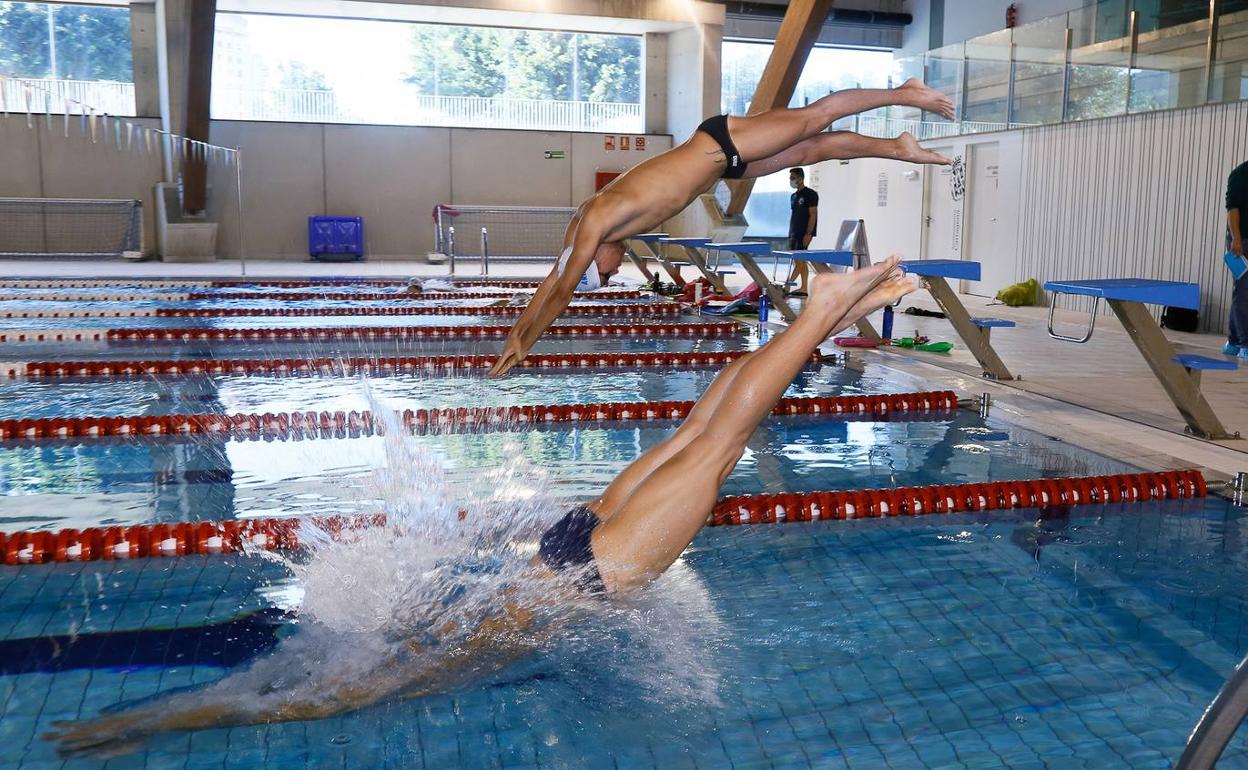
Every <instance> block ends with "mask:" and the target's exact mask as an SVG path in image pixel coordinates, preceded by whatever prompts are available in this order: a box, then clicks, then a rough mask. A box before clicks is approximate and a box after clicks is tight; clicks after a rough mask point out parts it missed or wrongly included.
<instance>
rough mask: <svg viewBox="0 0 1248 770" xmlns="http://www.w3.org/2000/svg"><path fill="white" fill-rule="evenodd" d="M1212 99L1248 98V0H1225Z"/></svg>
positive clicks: (1222, 9)
mask: <svg viewBox="0 0 1248 770" xmlns="http://www.w3.org/2000/svg"><path fill="white" fill-rule="evenodd" d="M1212 75H1213V77H1212V79H1211V81H1210V83H1209V99H1210V101H1215V102H1233V101H1237V100H1239V99H1248V0H1222V2H1221V3H1220V5H1219V15H1218V40H1217V46H1216V48H1215V59H1214V66H1213V73H1212Z"/></svg>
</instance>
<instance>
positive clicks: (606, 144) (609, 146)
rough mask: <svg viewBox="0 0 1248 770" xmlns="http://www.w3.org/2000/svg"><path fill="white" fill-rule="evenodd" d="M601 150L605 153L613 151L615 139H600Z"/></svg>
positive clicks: (610, 137)
mask: <svg viewBox="0 0 1248 770" xmlns="http://www.w3.org/2000/svg"><path fill="white" fill-rule="evenodd" d="M602 149H604V150H606V151H607V152H611V151H613V150H614V149H615V137H614V136H604V137H602Z"/></svg>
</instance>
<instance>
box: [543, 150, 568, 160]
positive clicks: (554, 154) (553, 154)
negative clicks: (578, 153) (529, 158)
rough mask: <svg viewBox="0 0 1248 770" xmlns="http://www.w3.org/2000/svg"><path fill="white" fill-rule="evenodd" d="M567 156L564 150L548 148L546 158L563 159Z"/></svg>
mask: <svg viewBox="0 0 1248 770" xmlns="http://www.w3.org/2000/svg"><path fill="white" fill-rule="evenodd" d="M566 157H567V153H565V152H564V151H563V150H547V151H546V160H563V159H564V158H566Z"/></svg>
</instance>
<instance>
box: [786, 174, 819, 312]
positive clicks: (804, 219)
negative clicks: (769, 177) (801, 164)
mask: <svg viewBox="0 0 1248 770" xmlns="http://www.w3.org/2000/svg"><path fill="white" fill-rule="evenodd" d="M789 187H792V188H793V190H794V193H793V195H792V196H791V197H790V198H789V210H790V213H789V251H805V250H806V249H809V248H810V241H811V239H813V238H814V237H815V235H816V234H818V230H819V193H817V192H815V191H814V190H812V189H810V188H809V187H807V186H806V172H805V171H803V170H801V169H800V168H791V169H789ZM809 277H810V265H809V264H808V263H807V262H806V260H804V259H795V260H793V270H792V271H790V272H789V278H788V280H787V283H789V284H793V283H795V282H799V281H800V282H799V283H798V286H797V288H796V289H795V290H794V291H792V292H791V294H793V295H794V296H798V297H804V296H806V282H807V280H809Z"/></svg>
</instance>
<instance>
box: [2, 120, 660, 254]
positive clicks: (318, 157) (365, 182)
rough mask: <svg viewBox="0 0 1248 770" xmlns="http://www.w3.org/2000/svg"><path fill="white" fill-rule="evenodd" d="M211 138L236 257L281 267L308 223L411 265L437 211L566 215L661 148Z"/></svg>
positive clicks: (221, 218) (397, 136)
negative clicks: (606, 178) (359, 232)
mask: <svg viewBox="0 0 1248 770" xmlns="http://www.w3.org/2000/svg"><path fill="white" fill-rule="evenodd" d="M212 138H213V141H214V142H216V143H219V144H223V145H227V146H238V147H241V148H242V149H243V199H244V216H245V217H246V219H245V223H246V237H247V255H248V256H249V257H255V258H289V259H306V258H307V218H308V217H309V216H320V215H332V216H362V217H364V222H365V225H364V227H365V234H366V238H367V247H368V251H369V257H370V258H373V259H385V258H387V257H390V258H402V257H408V258H410V257H412V256H415V255H421V254H424V253H425V252H427V251H429V250H430V249H431V248H432V246H433V222H432V219H431V217H430V211H431V210H432V209H433V207H434V205H436V204H438V203H451V204H462V205H472V204H478V205H491V204H493V205H522V206H574V205H577V204H579V203H580V202H581V201H582V200H584V199H585V198H586V197H588V196H589V195H591V194H592V193H593V191H594V174H595V172H597V171H626V170H628V169H629V168H631V167H632V166H633V165H635V164H637V163H639V162H640V161H642V160H644V159H645V158H648V157H652V156H654V155H657V154H659V153H661V152H663V151H664V150H667V149H668V148H670V147H671V144H672V142H671V138H670V137H668V136H655V135H648V136H646V149H645V150H644V151H638V150H635V149H632V147H633V146H634V145H635V141H636V136H634V135H629V139H630V143H629V144H630V149H629V150H628V151H621V150H619V149H616V150H613V151H609V150H606V149H605V148H604V141H603V139H604V136H603V135H602V134H573V133H568V132H554V131H510V130H501V129H467V128H464V129H461V128H429V127H417V126H340V125H319V124H303V123H253V122H242V121H214V122H213V125H212ZM619 146H620V144H619V137H618V136H617V137H616V147H617V148H618V147H619ZM547 150H556V151H560V152H562V153H563V154H564V157H562V158H552V159H547V158H546V157H545V153H546V151H547ZM233 173H234V170H233V168H232V167H228V166H221V165H218V166H214V168H213V171H212V173H211V174H210V180H209V182H210V184H211V185H212V193H211V198H212V201H213V203H212V205H211V206H210V208H209V212H208V213H209V216H210V218H211V219H212V220H213V221H217V222H220V224H221V231H220V236H219V242H220V246H221V254H222V256H231V257H232V256H237V235H238V230H237V220H238V217H237V214H236V211H235V204H234V198H233V190H234V181H233V177H232V174H233ZM0 178H2V177H0Z"/></svg>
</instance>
